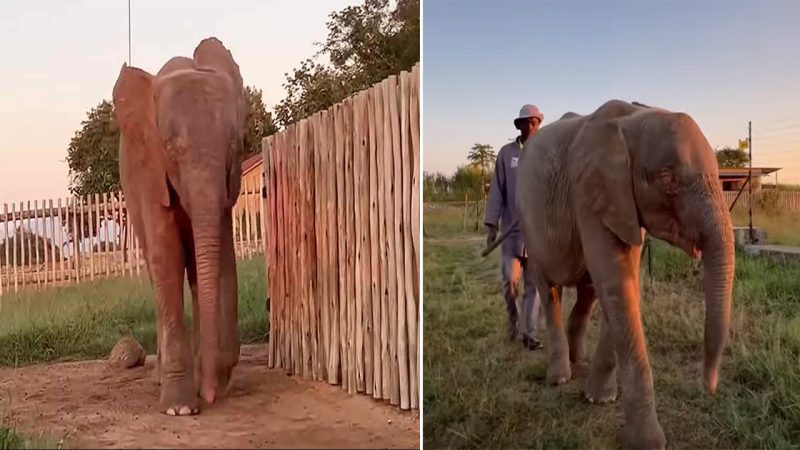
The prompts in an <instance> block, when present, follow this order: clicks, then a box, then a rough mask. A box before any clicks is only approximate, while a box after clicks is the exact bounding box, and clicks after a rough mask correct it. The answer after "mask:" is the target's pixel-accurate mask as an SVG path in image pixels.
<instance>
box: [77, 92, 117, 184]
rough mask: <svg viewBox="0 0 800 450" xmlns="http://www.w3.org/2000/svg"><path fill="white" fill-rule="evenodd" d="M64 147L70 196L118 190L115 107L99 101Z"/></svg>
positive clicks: (106, 101)
mask: <svg viewBox="0 0 800 450" xmlns="http://www.w3.org/2000/svg"><path fill="white" fill-rule="evenodd" d="M86 116H87V117H86V120H84V121H83V122H81V129H80V130H78V131H76V132H75V136H73V138H72V139H71V140H70V143H69V147H68V148H67V164H68V165H69V176H70V183H69V190H70V192H71V193H72V194H73V195H80V196H84V195H89V194H100V193H103V192H112V191H117V190H119V188H120V186H119V128H118V127H117V123H116V121H115V120H114V106H113V105H112V104H111V102H109V101H108V100H103V101H101V102H100V103H99V104H98V105H97V106H96V107H94V108H92V109H91V111H89V112H88V113H87V114H86Z"/></svg>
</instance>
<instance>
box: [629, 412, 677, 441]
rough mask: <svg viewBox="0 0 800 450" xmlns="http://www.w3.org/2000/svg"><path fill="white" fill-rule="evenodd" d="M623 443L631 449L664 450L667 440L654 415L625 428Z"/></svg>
mask: <svg viewBox="0 0 800 450" xmlns="http://www.w3.org/2000/svg"><path fill="white" fill-rule="evenodd" d="M625 442H626V443H627V446H628V447H629V448H632V449H664V448H666V447H667V438H666V436H665V435H664V430H662V429H661V425H660V424H659V423H658V420H657V419H656V418H655V416H654V415H650V416H648V417H647V418H646V419H642V420H640V421H638V423H636V424H630V425H627V426H626V427H625Z"/></svg>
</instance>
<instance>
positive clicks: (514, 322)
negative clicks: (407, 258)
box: [484, 105, 544, 350]
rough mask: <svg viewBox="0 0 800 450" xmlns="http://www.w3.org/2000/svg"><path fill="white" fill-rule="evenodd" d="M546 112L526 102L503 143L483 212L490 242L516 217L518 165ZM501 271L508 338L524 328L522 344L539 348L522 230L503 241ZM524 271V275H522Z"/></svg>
mask: <svg viewBox="0 0 800 450" xmlns="http://www.w3.org/2000/svg"><path fill="white" fill-rule="evenodd" d="M542 120H544V115H543V114H542V113H541V112H539V109H538V108H537V107H536V106H534V105H525V106H523V107H522V109H521V110H520V112H519V116H518V117H517V118H516V119H514V127H515V128H516V129H517V130H519V132H520V135H519V136H518V137H517V138H516V139H515V140H514V142H510V143H508V144H506V145H504V146H503V147H502V148H501V149H500V151H499V152H498V153H497V161H496V162H495V167H494V177H493V178H492V183H491V185H490V186H489V199H488V203H487V205H486V213H485V215H484V227H485V229H486V233H487V245H488V244H491V243H492V242H494V240H495V239H496V238H497V229H498V222H502V225H503V226H504V227H505V226H510V225H511V224H513V223H514V222H515V221H516V220H517V213H516V208H515V206H514V205H515V203H514V202H515V194H516V192H515V190H516V181H517V166H518V164H519V158H520V155H521V152H522V146H523V144H524V143H525V141H526V140H527V139H528V137H530V136H533V135H534V134H536V132H537V131H538V130H539V125H540V124H541V123H542ZM501 249H502V250H501V253H502V256H501V272H502V275H503V296H504V297H505V300H506V311H507V312H508V337H509V339H511V340H512V341H513V340H515V339H516V338H517V335H518V332H519V331H522V344H523V345H524V346H525V347H527V348H528V349H530V350H537V349H539V348H540V347H541V345H542V344H541V342H540V341H539V340H538V339H536V326H537V324H538V318H539V306H540V301H539V294H538V292H537V291H536V285H535V283H534V279H533V273H532V272H533V271H532V270H526V269H527V268H528V267H527V263H528V256H527V252H526V251H525V242H524V241H523V238H522V233H521V232H520V230H518V229H517V230H512V231H511V232H510V233H509V234H508V235H507V236H506V238H505V239H504V240H503V243H502V247H501ZM523 274H524V276H522V275H523ZM521 276H522V278H523V279H524V280H525V295H524V296H523V298H522V317H519V314H518V312H517V297H518V294H519V280H520V277H521Z"/></svg>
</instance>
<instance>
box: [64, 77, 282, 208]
mask: <svg viewBox="0 0 800 450" xmlns="http://www.w3.org/2000/svg"><path fill="white" fill-rule="evenodd" d="M245 96H246V99H247V105H248V111H247V117H246V127H247V132H246V133H245V137H244V151H243V152H242V159H244V158H246V157H248V156H250V155H252V154H253V153H255V152H258V151H260V150H261V138H263V137H265V136H269V135H271V134H273V133H275V132H277V131H278V128H277V126H276V125H275V123H274V121H273V119H272V114H270V113H268V112H267V110H266V108H265V106H264V102H263V101H262V98H261V90H260V89H257V88H255V87H252V86H247V87H245ZM86 116H87V117H86V119H85V120H84V121H83V122H81V128H80V129H79V130H78V131H76V132H75V136H74V137H73V138H72V140H70V143H69V147H68V148H67V165H68V166H69V177H70V183H69V190H70V192H71V193H72V194H73V195H78V196H85V195H90V194H102V193H104V192H115V191H118V190H119V189H120V184H119V128H118V127H117V123H116V120H115V119H114V106H113V104H112V103H111V102H110V101H108V100H103V101H101V102H100V103H99V104H98V105H97V106H96V107H94V108H92V109H91V110H90V111H89V112H88V113H87V115H86Z"/></svg>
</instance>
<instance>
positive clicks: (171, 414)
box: [167, 408, 175, 416]
mask: <svg viewBox="0 0 800 450" xmlns="http://www.w3.org/2000/svg"><path fill="white" fill-rule="evenodd" d="M167 414H168V415H170V416H174V415H175V408H168V409H167Z"/></svg>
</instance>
